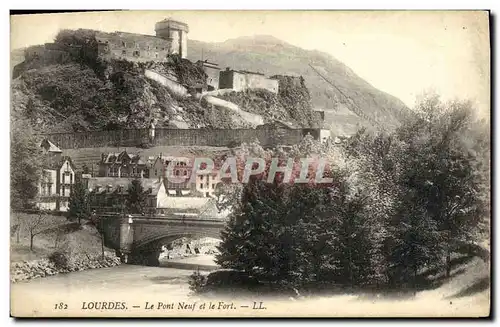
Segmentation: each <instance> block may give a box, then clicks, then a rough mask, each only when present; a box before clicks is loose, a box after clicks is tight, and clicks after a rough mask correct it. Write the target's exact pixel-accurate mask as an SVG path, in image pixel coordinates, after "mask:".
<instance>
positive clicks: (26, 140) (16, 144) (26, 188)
mask: <svg viewBox="0 0 500 327" xmlns="http://www.w3.org/2000/svg"><path fill="white" fill-rule="evenodd" d="M39 141H40V140H38V139H37V137H36V136H35V134H34V131H33V128H32V127H31V125H30V124H29V123H28V122H27V121H26V120H25V119H18V118H13V119H12V125H11V148H10V163H11V164H10V189H11V193H10V199H11V200H10V204H11V208H13V209H25V208H29V207H32V206H33V205H34V202H35V200H36V197H37V195H38V181H39V179H40V176H41V174H42V167H43V164H44V160H45V158H44V156H43V153H42V150H41V148H40V143H39Z"/></svg>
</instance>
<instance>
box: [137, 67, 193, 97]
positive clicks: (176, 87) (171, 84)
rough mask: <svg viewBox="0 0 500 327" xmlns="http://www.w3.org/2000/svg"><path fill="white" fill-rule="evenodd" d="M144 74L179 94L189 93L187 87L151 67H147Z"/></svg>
mask: <svg viewBox="0 0 500 327" xmlns="http://www.w3.org/2000/svg"><path fill="white" fill-rule="evenodd" d="M144 76H146V77H147V78H150V79H152V80H154V81H156V82H158V83H160V84H161V85H163V86H165V87H166V88H167V89H168V90H169V91H171V92H173V93H175V94H177V95H180V96H186V95H187V94H188V90H187V88H185V87H184V86H182V85H181V84H179V83H177V82H176V81H173V80H172V79H170V78H168V77H166V76H165V75H163V74H160V73H157V72H155V71H153V70H150V69H145V70H144Z"/></svg>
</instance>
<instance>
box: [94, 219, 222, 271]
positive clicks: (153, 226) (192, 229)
mask: <svg viewBox="0 0 500 327" xmlns="http://www.w3.org/2000/svg"><path fill="white" fill-rule="evenodd" d="M101 221H102V225H101V228H102V231H103V234H104V240H105V245H106V246H107V247H109V248H112V249H114V250H115V251H116V253H117V255H119V256H120V257H121V258H122V262H125V263H130V264H138V265H146V266H158V265H159V260H158V258H159V256H160V253H161V252H162V246H163V245H165V244H168V243H170V242H172V241H174V240H175V239H178V238H181V237H191V238H202V237H211V238H217V239H220V232H221V230H222V229H223V228H224V227H225V225H226V223H227V220H221V219H207V218H203V219H202V218H196V217H182V216H181V217H175V216H170V217H163V216H158V217H148V216H130V215H127V216H126V217H124V216H120V215H116V214H109V215H101Z"/></svg>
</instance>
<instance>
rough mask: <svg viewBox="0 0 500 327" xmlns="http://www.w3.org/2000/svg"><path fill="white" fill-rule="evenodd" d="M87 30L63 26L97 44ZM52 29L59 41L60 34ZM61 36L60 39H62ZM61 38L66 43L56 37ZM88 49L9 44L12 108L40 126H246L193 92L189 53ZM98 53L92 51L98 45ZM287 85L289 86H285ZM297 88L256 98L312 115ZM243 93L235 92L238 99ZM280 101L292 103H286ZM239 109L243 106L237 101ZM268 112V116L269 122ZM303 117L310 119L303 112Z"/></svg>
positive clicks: (291, 115)
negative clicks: (133, 58)
mask: <svg viewBox="0 0 500 327" xmlns="http://www.w3.org/2000/svg"><path fill="white" fill-rule="evenodd" d="M94 33H95V31H92V30H77V31H68V30H65V31H64V35H63V36H64V37H65V38H68V37H70V38H71V44H74V43H76V44H82V45H85V44H90V45H92V44H94V43H95V42H94V41H95V40H93V39H92V38H93V35H95V34H94ZM62 39H64V38H62V37H59V36H58V37H56V43H57V42H60V41H58V40H62ZM61 42H62V41H61ZM61 44H62V45H63V44H64V43H61ZM88 53H91V52H89V51H85V52H84V51H81V52H80V53H76V54H75V53H71V56H70V57H69V58H68V57H65V58H64V60H55V61H54V60H51V61H46V60H45V61H44V60H30V61H23V60H22V59H23V58H22V56H21V55H22V52H21V51H13V54H12V58H11V64H13V65H15V66H14V67H12V77H13V81H12V88H11V90H12V110H13V111H14V113H15V114H16V115H20V116H23V117H27V118H29V119H30V120H31V121H32V122H33V124H34V125H35V126H36V127H37V128H38V129H39V130H40V131H41V132H52V133H54V132H69V131H89V130H103V129H121V128H146V127H148V126H149V124H150V123H151V122H155V125H156V126H157V127H169V128H249V127H252V126H253V125H255V124H253V125H252V123H251V122H249V121H248V120H246V119H245V118H244V116H243V114H244V112H243V113H240V112H235V111H231V110H229V109H228V108H225V107H223V106H217V105H213V104H212V103H208V101H207V100H205V99H204V98H201V99H200V98H199V97H197V96H195V94H194V88H196V87H197V86H199V85H200V84H202V83H204V82H205V81H206V74H205V72H204V71H203V69H202V68H201V66H198V65H196V64H194V63H193V62H191V61H189V60H187V59H181V58H179V57H176V56H173V57H172V58H171V60H170V61H169V62H166V63H154V62H148V63H132V62H128V61H125V60H114V59H109V60H101V59H98V58H97V57H96V56H90V55H88ZM95 53H97V52H95ZM145 69H151V70H154V71H155V72H158V73H161V74H163V75H167V76H173V77H174V78H175V79H176V80H177V81H178V83H179V84H181V85H184V86H185V87H187V89H188V90H189V94H187V95H179V94H178V93H175V92H173V91H172V90H170V89H168V88H166V87H165V86H163V85H161V84H160V83H158V82H157V81H155V80H153V79H150V78H148V77H146V76H145V74H144V72H145ZM287 89H290V88H287ZM299 89H300V90H294V89H293V88H292V89H291V91H290V92H287V93H286V94H285V93H280V94H278V95H273V96H272V97H270V98H264V99H261V104H262V105H263V106H264V107H267V108H270V107H272V104H271V103H267V102H275V103H278V104H280V106H281V107H280V110H281V113H282V114H280V115H279V118H280V119H283V120H287V121H291V122H292V123H294V124H297V125H298V126H304V127H310V126H311V125H313V124H314V125H317V124H316V123H314V119H313V111H312V106H311V103H310V97H309V94H308V92H307V89H306V88H305V86H302V87H299ZM243 97H246V95H244V94H237V95H236V96H233V97H232V98H233V99H234V100H235V101H236V103H242V102H244V101H242V99H240V98H243ZM284 104H293V106H287V105H285V106H284ZM242 110H245V109H244V108H242ZM273 117H274V116H269V115H268V116H267V117H266V120H265V122H272V121H273V119H274V118H273ZM303 117H306V118H307V119H303Z"/></svg>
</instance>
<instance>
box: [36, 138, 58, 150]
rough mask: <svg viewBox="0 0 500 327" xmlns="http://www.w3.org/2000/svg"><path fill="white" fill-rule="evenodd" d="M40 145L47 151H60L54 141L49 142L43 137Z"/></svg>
mask: <svg viewBox="0 0 500 327" xmlns="http://www.w3.org/2000/svg"><path fill="white" fill-rule="evenodd" d="M40 147H42V148H44V149H45V151H47V152H53V153H62V150H61V149H59V148H58V147H57V146H56V145H55V144H54V143H52V142H50V141H49V140H48V139H44V140H43V141H42V142H41V143H40Z"/></svg>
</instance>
